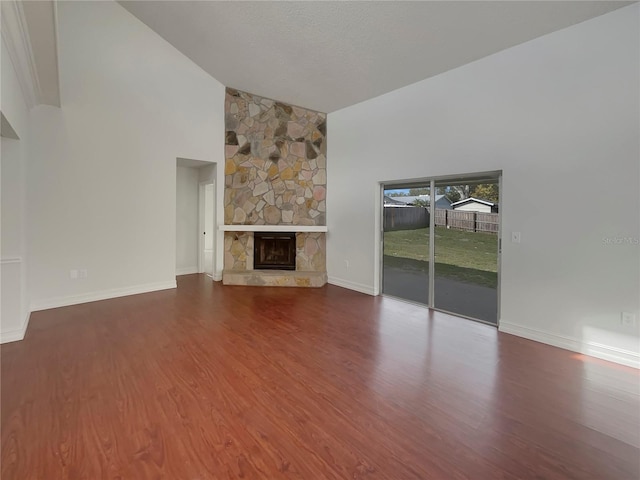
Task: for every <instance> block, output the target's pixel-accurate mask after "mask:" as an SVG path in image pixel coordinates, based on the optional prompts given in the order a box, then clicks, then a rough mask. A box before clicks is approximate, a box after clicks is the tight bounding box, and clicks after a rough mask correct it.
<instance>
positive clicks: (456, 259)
mask: <svg viewBox="0 0 640 480" xmlns="http://www.w3.org/2000/svg"><path fill="white" fill-rule="evenodd" d="M435 237H436V275H437V276H443V277H448V278H454V279H456V280H460V281H464V282H469V283H474V284H478V285H485V286H488V287H493V288H495V287H496V286H497V281H498V274H497V268H498V236H497V235H493V234H489V233H474V232H463V231H460V230H454V229H447V228H443V227H436V234H435ZM384 255H385V259H384V261H385V263H388V264H389V265H393V266H398V267H402V268H410V269H420V270H424V271H427V270H428V258H429V229H428V228H420V229H416V230H398V231H395V232H385V234H384Z"/></svg>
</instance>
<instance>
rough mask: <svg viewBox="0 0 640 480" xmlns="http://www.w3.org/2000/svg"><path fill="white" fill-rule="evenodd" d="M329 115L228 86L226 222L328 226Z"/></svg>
mask: <svg viewBox="0 0 640 480" xmlns="http://www.w3.org/2000/svg"><path fill="white" fill-rule="evenodd" d="M326 121H327V116H326V114H324V113H320V112H315V111H313V110H307V109H305V108H300V107H294V106H290V105H286V104H284V103H280V102H276V101H274V100H270V99H267V98H263V97H258V96H256V95H252V94H249V93H246V92H241V91H239V90H234V89H231V88H227V90H226V98H225V126H226V141H225V143H226V146H225V195H224V205H225V208H224V223H225V224H227V225H231V224H235V225H326V217H325V212H326V202H325V198H326V188H327V172H326V166H327V165H326V164H327V158H326V153H327V142H326V128H327V126H326V125H327V124H326Z"/></svg>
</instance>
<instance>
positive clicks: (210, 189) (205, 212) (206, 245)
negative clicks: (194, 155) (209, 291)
mask: <svg viewBox="0 0 640 480" xmlns="http://www.w3.org/2000/svg"><path fill="white" fill-rule="evenodd" d="M215 178H216V164H215V163H212V162H205V161H200V160H191V159H184V158H178V159H177V165H176V275H187V274H193V273H206V274H207V275H209V276H210V277H212V278H213V276H214V272H215V257H216V255H215V250H216V231H215V220H216V219H215V217H216V208H215V207H216V188H215Z"/></svg>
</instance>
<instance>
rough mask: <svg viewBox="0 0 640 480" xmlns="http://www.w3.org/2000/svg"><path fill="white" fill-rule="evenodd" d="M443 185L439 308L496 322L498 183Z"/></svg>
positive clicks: (437, 282) (438, 249)
mask: <svg viewBox="0 0 640 480" xmlns="http://www.w3.org/2000/svg"><path fill="white" fill-rule="evenodd" d="M437 190H438V195H437V196H436V198H437V199H438V200H437V203H436V213H435V215H436V227H435V267H434V269H435V280H434V290H435V291H434V295H435V298H434V307H435V308H438V309H441V310H446V311H448V312H452V313H457V314H460V315H465V316H468V317H472V318H476V319H479V320H483V321H485V322H490V323H493V324H496V323H497V318H498V314H497V310H498V293H497V292H498V290H497V288H498V221H499V220H498V219H499V216H498V204H499V192H498V184H497V183H491V184H477V185H468V184H456V183H454V182H452V183H451V184H450V185H446V186H440V187H438V188H437ZM443 198H444V200H442V199H443Z"/></svg>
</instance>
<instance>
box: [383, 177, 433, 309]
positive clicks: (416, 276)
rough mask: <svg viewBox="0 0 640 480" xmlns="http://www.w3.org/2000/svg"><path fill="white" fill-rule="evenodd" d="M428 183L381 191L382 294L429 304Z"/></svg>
mask: <svg viewBox="0 0 640 480" xmlns="http://www.w3.org/2000/svg"><path fill="white" fill-rule="evenodd" d="M430 191H431V189H430V187H429V184H426V185H424V184H423V185H414V186H411V187H403V186H399V187H395V188H390V189H386V190H384V201H383V202H384V207H383V212H384V218H383V221H382V223H383V233H382V235H383V250H384V255H383V262H382V264H383V287H382V291H383V293H385V294H387V295H392V296H394V297H399V298H403V299H405V300H410V301H412V302H418V303H423V304H425V305H428V304H429V237H430V235H429V220H430V217H429V210H428V208H427V207H428V203H429V193H430Z"/></svg>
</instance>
